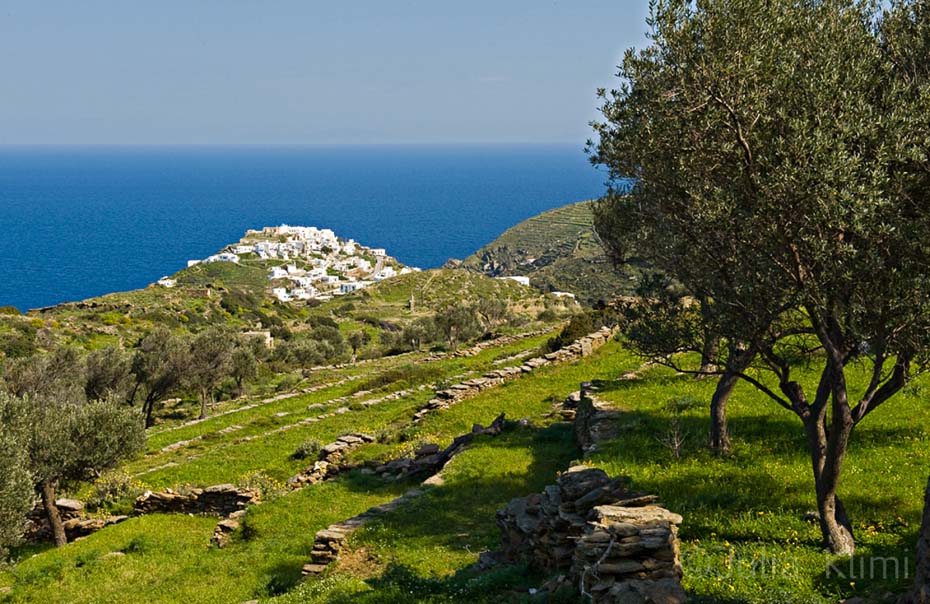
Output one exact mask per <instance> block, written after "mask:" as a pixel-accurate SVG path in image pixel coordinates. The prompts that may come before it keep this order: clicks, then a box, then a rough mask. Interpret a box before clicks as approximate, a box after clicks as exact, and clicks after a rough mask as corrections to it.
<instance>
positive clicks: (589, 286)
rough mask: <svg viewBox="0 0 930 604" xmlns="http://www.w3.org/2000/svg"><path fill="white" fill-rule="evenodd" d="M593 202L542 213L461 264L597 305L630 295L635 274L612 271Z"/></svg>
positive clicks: (505, 233) (472, 269)
mask: <svg viewBox="0 0 930 604" xmlns="http://www.w3.org/2000/svg"><path fill="white" fill-rule="evenodd" d="M593 204H594V202H593V201H582V202H580V203H575V204H571V205H567V206H564V207H561V208H556V209H554V210H549V211H548V212H543V213H542V214H539V215H538V216H534V217H532V218H529V219H528V220H525V221H523V222H521V223H520V224H518V225H516V226H514V227H511V228H510V229H507V230H506V231H504V233H503V234H501V236H500V237H498V238H497V239H495V240H494V241H492V242H491V243H489V244H488V245H486V246H484V247H483V248H481V249H480V250H478V251H477V252H475V253H474V254H473V255H471V256H469V257H468V258H466V259H465V260H464V261H463V263H462V266H463V268H465V269H468V270H471V271H478V272H482V273H485V274H487V275H490V276H492V277H498V276H505V275H523V276H526V277H529V278H530V284H531V285H532V286H533V287H536V288H537V289H539V290H541V291H567V292H572V293H575V294H576V295H577V296H578V299H579V301H583V302H585V303H588V304H590V303H593V302H596V301H598V300H611V299H613V297H615V296H616V295H618V293H619V294H624V293H631V292H632V289H633V287H634V285H635V277H636V274H637V270H638V269H636V268H634V267H628V268H624V269H621V270H612V268H611V267H610V264H609V262H608V260H607V257H606V255H605V254H604V251H603V249H602V248H601V246H600V243H599V242H598V239H597V234H596V233H595V231H594V214H593V210H592V208H593Z"/></svg>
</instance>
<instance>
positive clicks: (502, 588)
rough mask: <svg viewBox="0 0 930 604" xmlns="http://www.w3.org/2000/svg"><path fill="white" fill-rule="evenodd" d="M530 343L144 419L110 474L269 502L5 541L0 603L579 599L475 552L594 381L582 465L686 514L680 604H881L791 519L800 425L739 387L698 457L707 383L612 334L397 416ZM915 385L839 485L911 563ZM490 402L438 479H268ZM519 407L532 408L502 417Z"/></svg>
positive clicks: (797, 488) (404, 450)
mask: <svg viewBox="0 0 930 604" xmlns="http://www.w3.org/2000/svg"><path fill="white" fill-rule="evenodd" d="M545 337H546V336H545V335H539V336H535V337H532V338H527V339H526V340H523V341H519V342H516V343H511V344H507V345H506V346H499V347H491V348H488V349H486V350H484V351H482V352H481V353H479V354H477V355H475V356H472V357H448V358H442V359H436V360H433V361H432V362H427V359H426V355H423V356H422V357H417V356H416V355H408V356H407V357H405V358H404V359H401V360H398V359H394V360H390V359H381V360H379V361H377V362H373V363H370V364H365V365H362V366H351V367H345V368H332V369H329V370H327V371H326V372H324V373H323V374H321V377H320V379H319V380H318V381H312V380H311V382H308V384H307V385H306V386H304V387H305V388H306V389H308V390H311V389H312V390H311V391H309V392H300V393H297V394H295V395H294V396H289V397H280V398H276V399H274V400H272V399H266V400H252V401H238V402H235V403H227V404H226V406H225V407H222V408H218V409H217V412H218V413H217V415H215V416H214V417H212V418H210V419H208V420H206V421H203V422H197V423H187V424H180V423H178V424H175V425H171V426H164V427H160V428H159V429H158V430H156V431H153V432H152V433H151V435H150V438H149V443H148V449H147V452H146V454H145V455H144V456H142V457H140V458H139V459H136V460H134V461H132V462H131V463H129V464H127V466H126V467H125V468H124V469H125V470H127V471H130V472H132V473H133V474H135V475H136V476H137V479H138V480H139V481H140V482H141V483H142V485H143V486H144V487H147V488H163V487H167V486H172V487H180V486H183V485H184V484H189V485H199V486H204V485H208V484H213V483H217V482H226V481H229V482H233V483H238V484H243V482H246V481H248V480H249V476H250V475H253V476H254V473H255V472H256V471H260V472H262V473H263V475H265V476H266V477H267V479H265V480H264V484H265V487H266V488H267V489H270V490H268V491H266V493H267V495H266V497H265V498H264V502H263V503H262V504H261V505H257V506H253V507H251V508H250V509H249V511H248V513H247V514H246V515H245V517H244V519H243V520H242V526H241V528H240V529H239V530H238V531H236V532H235V533H234V534H233V537H232V541H231V543H230V544H229V545H228V546H226V547H224V548H217V547H214V546H211V545H210V540H211V537H212V534H213V530H214V527H215V525H216V522H217V519H216V518H211V517H200V516H187V515H164V514H152V515H147V516H141V517H135V518H131V519H130V520H128V521H125V522H123V523H121V524H117V525H114V526H111V527H108V528H106V529H104V530H102V531H100V532H98V533H95V534H93V535H91V536H89V537H87V538H84V539H81V540H79V541H77V542H75V543H72V544H70V545H68V546H66V547H65V548H62V549H58V550H54V549H47V548H45V547H33V548H27V549H24V550H21V551H20V552H19V555H20V561H19V563H18V565H17V566H15V567H14V568H13V569H12V570H9V571H7V572H5V573H0V586H6V587H8V588H10V589H9V591H6V593H0V602H4V603H13V602H16V603H25V602H50V603H62V604H64V603H74V602H88V603H101V604H102V603H104V602H106V603H111V602H112V603H135V602H139V601H143V600H144V601H146V602H153V603H169V602H196V603H229V602H232V603H242V602H249V601H252V600H258V601H259V602H262V603H275V604H297V603H309V604H349V603H356V602H361V603H371V604H374V603H377V604H382V603H388V604H401V603H409V602H429V603H452V602H479V603H480V602H484V603H491V602H500V603H504V602H511V603H517V602H527V603H536V604H543V603H553V602H565V603H567V602H576V601H578V599H577V596H576V595H573V594H570V593H564V592H563V593H555V594H550V593H547V592H544V591H539V592H536V593H533V592H532V591H531V590H537V589H538V588H539V587H540V586H541V585H543V584H544V583H545V581H546V580H547V577H545V576H541V575H539V574H536V573H534V572H530V571H529V570H528V569H527V568H525V567H523V566H519V565H518V566H498V567H494V568H491V569H488V570H480V569H478V568H477V567H476V566H475V564H476V562H477V560H478V555H479V554H480V553H481V552H483V551H487V550H490V549H494V548H495V547H496V545H497V544H498V540H499V533H498V528H497V526H496V522H495V512H496V511H497V510H498V509H500V508H502V507H504V506H505V505H506V503H507V502H508V501H509V500H510V499H511V498H512V497H516V496H522V495H526V494H528V493H531V492H537V491H539V490H541V489H542V488H543V486H544V485H546V484H551V483H552V482H553V481H554V479H555V476H556V474H557V472H559V471H561V470H564V469H565V468H567V467H568V466H569V465H571V464H573V463H575V462H576V460H578V459H580V458H582V455H583V454H582V452H581V451H580V450H579V449H578V447H577V445H576V444H575V440H574V435H573V431H572V427H571V425H570V424H568V423H566V422H564V421H562V417H561V415H560V414H559V413H558V410H557V408H556V405H557V404H558V403H559V402H560V401H561V400H563V399H564V398H565V397H566V396H567V395H568V394H569V393H570V392H572V391H574V390H576V389H577V388H578V384H579V383H580V382H582V381H590V380H593V381H594V382H595V384H596V385H597V386H598V387H599V389H600V391H599V392H598V396H599V397H600V398H601V399H602V400H604V401H606V402H607V403H609V404H611V405H613V406H614V407H615V408H616V409H618V410H620V411H621V412H622V413H621V415H620V417H619V420H618V422H619V423H618V426H617V427H618V432H617V434H618V436H617V438H616V439H615V440H611V441H608V442H606V443H602V445H601V446H600V447H599V448H598V449H597V450H595V451H594V452H593V453H592V454H591V455H590V457H588V458H587V459H586V460H585V463H590V464H597V465H598V466H600V467H603V468H605V469H607V470H608V471H609V472H610V473H611V474H612V475H628V476H630V477H632V480H633V486H634V488H636V489H637V490H641V491H646V492H651V493H655V494H658V495H659V496H660V497H661V498H662V500H663V502H664V503H665V505H666V506H667V507H669V508H670V509H672V510H674V511H676V512H679V513H681V514H682V515H683V516H684V522H683V524H682V527H681V538H682V555H683V558H682V561H683V564H684V571H685V578H684V584H685V587H686V588H687V590H688V591H689V593H690V594H691V595H692V597H693V600H694V601H695V602H700V603H718V604H733V603H736V602H753V603H770V604H777V603H798V604H801V603H805V604H810V603H813V604H827V603H835V602H838V601H839V600H841V599H843V598H848V597H851V596H861V597H863V598H866V601H867V602H882V601H887V598H886V597H885V594H886V593H887V592H889V591H900V590H902V589H903V588H904V587H905V585H906V583H907V580H906V579H905V578H904V575H903V571H902V575H901V576H899V577H874V576H873V577H858V576H857V577H855V578H854V579H850V578H849V577H846V578H841V577H838V576H836V575H833V576H830V575H827V574H826V573H825V571H826V569H827V568H828V564H830V563H834V564H837V565H839V567H840V568H845V564H846V561H844V560H837V559H833V558H829V557H827V556H826V555H825V554H824V553H823V552H822V551H821V550H820V549H819V547H818V528H817V526H816V524H811V523H809V522H806V521H805V520H804V514H805V512H806V511H807V510H810V509H812V508H813V507H814V497H813V489H812V487H811V485H810V482H811V480H810V477H809V473H810V469H809V461H808V460H807V459H806V455H805V454H804V444H803V432H802V431H801V430H800V426H799V425H798V424H797V421H796V419H795V418H793V417H792V416H790V414H788V413H787V412H785V411H783V410H781V409H780V408H777V407H773V406H772V404H771V403H769V402H768V401H766V400H765V399H763V398H762V397H761V396H760V395H758V394H756V393H755V392H754V391H753V390H751V389H748V388H740V389H738V390H737V392H736V394H735V395H734V398H733V399H732V401H731V427H732V430H733V438H734V445H735V447H734V452H733V454H732V455H731V456H728V457H716V456H714V455H711V454H710V453H709V452H707V451H706V450H705V448H704V446H703V441H704V438H705V436H704V435H705V434H706V431H707V424H708V421H707V413H706V410H705V409H704V401H706V400H708V398H709V396H710V393H711V392H712V389H713V386H714V385H713V383H712V382H711V381H708V380H693V379H691V378H689V377H686V376H680V375H675V374H674V373H672V372H670V371H668V370H666V369H661V368H644V367H643V366H642V365H641V361H640V360H639V359H637V358H635V357H633V356H632V355H631V354H629V353H628V352H626V351H625V350H624V349H623V348H622V346H621V345H620V344H618V343H611V344H608V345H607V346H605V347H603V348H601V349H600V350H598V351H597V352H595V353H594V354H593V355H591V356H589V357H587V358H585V359H583V360H580V361H576V362H572V363H566V364H562V365H552V366H546V367H542V368H540V369H538V370H536V371H534V372H532V373H530V374H527V375H524V376H523V377H522V378H519V379H516V380H514V381H511V382H508V383H506V384H504V385H503V386H500V387H496V388H492V389H488V390H486V391H483V392H481V393H480V394H478V395H477V396H474V397H473V398H469V399H467V400H464V401H462V402H460V403H457V404H455V405H453V406H451V407H449V408H448V409H446V410H442V411H437V412H435V413H430V414H428V415H426V416H425V417H424V419H423V420H422V421H420V422H418V423H416V424H413V423H411V422H410V419H411V417H412V414H413V412H414V411H415V410H416V409H417V408H419V406H420V405H421V404H422V403H423V401H424V400H425V399H426V398H428V397H429V396H430V395H431V393H432V390H433V388H434V387H438V386H442V385H443V384H448V383H450V382H451V381H454V380H456V379H461V378H464V377H468V376H472V375H477V374H480V373H482V372H486V371H487V370H488V369H489V368H496V367H501V366H507V365H509V364H518V363H519V362H520V360H519V359H520V358H521V357H522V356H523V355H531V354H534V353H535V351H536V349H537V348H538V345H539V344H540V343H541V341H542V340H543V339H545ZM416 363H419V364H421V365H427V366H431V367H435V368H436V369H437V372H436V373H435V374H434V375H435V376H438V377H434V378H430V379H429V380H428V381H425V382H422V383H418V382H412V383H411V382H405V383H401V382H396V383H395V382H391V383H389V384H387V385H385V386H384V387H382V388H381V389H379V390H377V391H371V392H364V391H362V392H353V390H354V389H355V388H356V387H357V386H358V385H359V384H361V383H364V382H365V381H367V380H370V379H371V378H372V377H373V376H377V375H379V374H383V373H385V372H389V371H391V370H396V369H397V366H398V365H399V364H416ZM360 367H364V370H360ZM324 374H325V377H324ZM853 378H854V379H853V382H856V381H861V380H863V379H866V376H864V375H861V376H859V375H857V376H853ZM853 385H855V383H854V384H853ZM925 388H926V380H922V381H920V382H918V384H916V385H915V386H913V387H911V388H909V390H908V392H907V393H906V394H905V395H904V396H902V397H901V398H900V399H899V400H896V401H894V402H893V403H889V404H888V406H887V407H883V408H882V409H880V410H878V411H876V412H875V414H874V417H870V418H869V422H868V423H866V424H863V426H862V427H861V430H859V431H858V432H857V434H856V436H855V438H854V442H853V444H852V446H853V450H852V452H851V455H850V459H849V463H848V464H847V467H846V469H845V474H844V480H843V482H842V485H841V491H842V494H843V495H844V496H845V497H844V499H845V500H846V501H847V506H848V507H849V510H850V513H851V515H852V517H853V521H854V523H855V526H856V530H857V537H858V541H859V548H860V550H859V551H860V554H861V555H863V556H897V557H900V558H901V559H902V560H903V559H907V560H909V562H908V563H909V564H911V565H912V564H913V559H914V558H913V544H914V539H915V536H916V531H917V528H918V524H919V518H920V512H921V494H922V487H923V485H924V483H925V480H926V468H927V467H928V466H930V453H928V451H930V448H928V446H927V445H928V442H930V432H928V430H927V428H926V426H928V425H930V411H928V410H927V408H926V405H924V404H923V403H922V393H923V392H924V391H925ZM501 412H504V413H506V415H507V418H508V419H509V420H510V421H509V422H508V423H507V424H506V426H505V429H504V431H503V432H502V433H501V434H500V435H498V436H496V437H491V436H482V437H478V438H477V439H476V440H475V441H474V442H473V443H472V444H471V445H469V446H468V447H466V448H465V450H464V452H462V453H461V454H459V455H458V456H457V457H455V458H454V459H453V460H452V461H451V463H449V464H448V465H447V466H446V467H445V469H444V470H443V471H442V473H441V477H442V480H440V481H430V484H429V485H426V486H421V485H420V484H419V479H417V480H413V479H401V480H388V479H384V478H380V477H379V475H376V474H372V473H371V472H370V471H366V469H365V468H364V467H360V468H359V469H356V470H351V471H347V472H344V473H341V474H339V475H337V476H336V477H335V478H332V479H330V480H326V481H324V482H319V483H317V484H312V485H309V486H305V487H303V488H301V489H297V490H291V491H288V490H287V489H284V488H283V485H281V484H280V482H281V481H283V480H284V479H285V478H287V477H288V476H289V475H290V474H292V473H294V472H296V471H298V470H301V469H303V468H304V467H306V465H307V461H297V460H293V459H291V453H293V451H294V450H295V449H296V447H297V446H298V445H299V444H300V443H301V442H302V441H303V440H305V439H307V438H317V439H319V440H320V441H321V442H329V441H331V440H332V439H334V438H336V437H337V436H339V435H341V434H345V433H347V432H355V431H367V432H369V433H371V434H372V435H373V436H376V441H375V442H372V443H369V444H364V445H361V446H359V447H357V448H356V449H354V450H352V452H351V453H350V454H349V455H348V462H349V463H350V464H361V463H362V462H365V461H369V460H386V459H392V458H396V457H398V456H400V455H403V454H409V453H410V452H412V451H413V450H414V449H416V448H418V447H420V446H421V445H422V444H424V443H435V444H438V445H440V446H445V445H448V444H449V443H450V442H451V441H452V439H453V438H454V437H456V436H458V435H460V434H463V433H467V432H470V431H471V428H472V425H473V424H475V423H480V424H483V425H488V424H489V423H490V422H491V420H492V419H494V418H495V417H496V416H497V415H499V414H500V413H501ZM520 419H525V420H526V421H524V422H517V421H514V420H520ZM676 429H677V430H680V432H681V434H682V436H683V438H684V440H683V445H682V446H681V448H680V450H679V451H678V452H677V454H675V453H674V452H673V451H672V450H671V449H670V448H669V446H668V442H669V441H668V438H667V436H668V434H669V432H670V431H672V430H676ZM169 464H174V465H169ZM421 478H422V477H421ZM275 485H277V486H275ZM415 487H416V488H418V489H421V490H423V493H422V494H421V495H420V496H418V497H415V498H411V499H409V500H405V501H404V502H403V503H402V504H401V505H398V506H397V507H396V508H394V509H393V510H392V511H390V512H389V513H386V514H383V515H380V516H378V517H377V518H376V519H374V520H372V521H370V522H369V523H367V524H365V525H364V526H363V527H361V528H360V529H359V530H357V531H356V532H355V533H354V534H352V535H351V536H350V538H349V541H348V549H347V550H345V551H343V553H342V555H341V556H340V559H339V561H338V562H337V563H335V564H334V565H331V566H330V567H329V568H328V569H327V570H326V571H325V572H324V573H323V574H322V575H321V576H319V577H309V578H304V577H302V574H301V569H302V567H303V566H304V565H305V564H307V563H308V562H309V554H310V551H311V549H312V548H313V543H314V535H315V533H316V532H317V531H319V530H321V529H323V528H326V527H328V526H330V525H332V524H334V523H337V522H340V521H342V520H345V519H347V518H350V517H353V516H356V515H358V514H360V513H362V512H365V511H366V510H368V509H369V508H372V507H373V506H379V505H382V504H385V503H387V502H390V501H392V500H394V499H396V498H398V497H400V496H401V495H402V494H404V493H406V492H408V491H409V490H410V489H413V488H415ZM276 489H277V490H276ZM33 554H35V555H33ZM0 591H2V590H0ZM140 594H144V597H143V598H142V599H141V600H140Z"/></svg>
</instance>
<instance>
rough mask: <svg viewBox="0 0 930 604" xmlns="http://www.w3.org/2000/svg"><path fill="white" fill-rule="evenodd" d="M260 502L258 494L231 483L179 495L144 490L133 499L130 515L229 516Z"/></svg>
mask: <svg viewBox="0 0 930 604" xmlns="http://www.w3.org/2000/svg"><path fill="white" fill-rule="evenodd" d="M258 502H259V496H258V493H257V492H255V491H253V490H251V489H240V488H238V487H236V486H235V485H231V484H218V485H215V486H212V487H207V488H205V489H191V490H190V491H189V492H185V493H178V492H175V491H174V490H172V489H166V490H164V491H160V492H152V491H146V492H145V493H143V494H142V495H140V496H139V497H138V498H136V502H135V505H134V506H133V515H135V516H141V515H144V514H209V515H218V516H229V515H230V514H233V513H234V512H238V511H241V510H244V509H245V508H246V506H249V505H252V504H255V503H258Z"/></svg>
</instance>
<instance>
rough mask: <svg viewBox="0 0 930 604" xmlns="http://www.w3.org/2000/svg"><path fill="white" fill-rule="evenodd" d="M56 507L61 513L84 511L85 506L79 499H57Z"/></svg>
mask: <svg viewBox="0 0 930 604" xmlns="http://www.w3.org/2000/svg"><path fill="white" fill-rule="evenodd" d="M55 506H56V507H57V508H58V512H59V513H66V512H82V511H84V504H83V503H82V502H80V501H78V500H77V499H56V500H55Z"/></svg>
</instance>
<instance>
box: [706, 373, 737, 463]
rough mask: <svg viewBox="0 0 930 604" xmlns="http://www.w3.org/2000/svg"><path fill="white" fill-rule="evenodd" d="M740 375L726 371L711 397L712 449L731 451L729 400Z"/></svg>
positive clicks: (710, 444)
mask: <svg viewBox="0 0 930 604" xmlns="http://www.w3.org/2000/svg"><path fill="white" fill-rule="evenodd" d="M738 381H739V377H738V376H737V375H736V374H735V373H733V372H730V371H727V372H724V374H723V376H721V378H720V381H719V382H717V388H716V389H715V390H714V395H713V397H711V399H710V443H709V446H710V450H711V451H713V452H714V453H719V454H724V453H728V452H729V451H730V433H729V431H728V429H727V401H729V400H730V395H731V394H733V389H734V388H735V387H736V383H737V382H738Z"/></svg>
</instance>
